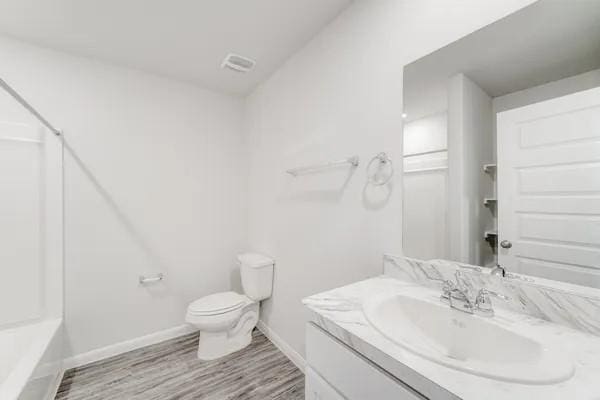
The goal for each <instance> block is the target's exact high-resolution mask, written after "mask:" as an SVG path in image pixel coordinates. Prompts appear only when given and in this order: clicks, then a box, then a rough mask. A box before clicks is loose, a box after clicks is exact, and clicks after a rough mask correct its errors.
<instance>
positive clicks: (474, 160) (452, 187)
mask: <svg viewBox="0 0 600 400" xmlns="http://www.w3.org/2000/svg"><path fill="white" fill-rule="evenodd" d="M492 131H493V127H492V98H491V97H490V96H488V95H487V93H485V92H484V91H483V90H482V89H481V88H480V87H479V86H477V85H476V84H475V83H474V82H473V81H471V80H470V79H469V78H468V77H466V76H465V75H463V74H458V75H456V76H454V77H452V78H451V79H450V80H449V83H448V187H449V191H448V228H449V231H450V235H449V237H450V243H449V244H450V246H449V247H450V259H451V260H456V261H460V262H464V263H467V264H475V265H481V264H482V263H481V257H482V254H483V251H484V250H485V249H486V247H489V245H487V244H486V242H485V241H484V240H483V227H484V222H487V220H488V219H489V218H485V219H484V218H483V216H484V214H483V213H484V211H487V210H485V208H484V206H483V195H482V193H483V192H484V188H483V182H484V180H485V179H487V176H486V175H484V172H483V164H485V163H489V158H490V157H491V151H492V148H493V142H492V137H493V136H492V135H493V133H492ZM486 188H487V186H486ZM488 217H491V216H488Z"/></svg>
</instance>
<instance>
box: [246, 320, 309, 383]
mask: <svg viewBox="0 0 600 400" xmlns="http://www.w3.org/2000/svg"><path fill="white" fill-rule="evenodd" d="M256 327H257V328H258V330H260V331H261V332H262V333H263V335H265V336H266V337H267V338H268V339H269V340H270V341H271V342H272V343H273V344H274V345H275V346H276V347H277V348H278V349H279V350H281V352H282V353H283V354H285V356H286V357H287V358H289V359H290V361H292V362H293V363H294V364H295V365H296V367H298V369H299V370H300V371H302V373H304V369H305V367H306V361H305V360H304V358H303V357H302V356H301V355H300V354H299V353H298V352H297V351H296V350H294V349H293V348H292V346H290V345H289V344H287V342H285V341H284V340H283V339H282V338H281V337H280V336H279V335H278V334H276V333H275V332H274V331H273V330H272V329H271V328H269V327H268V326H267V324H265V323H264V322H263V321H262V320H260V321H258V324H256Z"/></svg>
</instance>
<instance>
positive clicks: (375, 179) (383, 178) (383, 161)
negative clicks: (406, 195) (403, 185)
mask: <svg viewBox="0 0 600 400" xmlns="http://www.w3.org/2000/svg"><path fill="white" fill-rule="evenodd" d="M377 161H378V168H377V171H374V172H373V173H371V167H372V166H373V164H374V163H375V162H377ZM386 166H387V167H388V168H387V169H388V172H387V174H384V175H382V170H384V169H385V167H386ZM367 175H368V177H369V178H368V180H369V183H370V184H372V185H375V186H383V185H385V184H386V183H388V182H389V181H390V180H391V179H392V177H393V176H394V163H393V162H392V159H391V158H389V157H388V155H387V154H385V153H384V152H381V153H379V154H377V155H376V156H375V157H373V158H372V159H371V161H369V164H368V165H367Z"/></svg>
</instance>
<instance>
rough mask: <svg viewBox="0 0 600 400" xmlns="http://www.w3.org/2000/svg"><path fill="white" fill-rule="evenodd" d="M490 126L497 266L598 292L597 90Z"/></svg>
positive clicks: (507, 115)
mask: <svg viewBox="0 0 600 400" xmlns="http://www.w3.org/2000/svg"><path fill="white" fill-rule="evenodd" d="M497 121H498V130H497V132H498V243H499V244H501V245H499V248H498V261H499V263H500V264H501V265H503V266H504V267H506V268H507V270H508V271H514V272H519V273H524V274H529V275H535V276H540V277H545V278H549V279H557V280H562V281H567V282H571V283H576V284H581V285H586V286H594V287H600V88H595V89H591V90H586V91H583V92H578V93H575V94H571V95H568V96H564V97H559V98H555V99H552V100H548V101H544V102H541V103H536V104H532V105H529V106H526V107H522V108H518V109H514V110H509V111H505V112H502V113H499V114H498V119H497Z"/></svg>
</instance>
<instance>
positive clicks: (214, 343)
mask: <svg viewBox="0 0 600 400" xmlns="http://www.w3.org/2000/svg"><path fill="white" fill-rule="evenodd" d="M251 342H252V331H250V332H248V333H244V334H243V335H237V336H234V337H232V338H228V337H227V333H215V332H200V339H199V340H198V359H199V360H203V361H210V360H215V359H217V358H221V357H224V356H226V355H228V354H231V353H234V352H236V351H239V350H242V349H243V348H244V347H246V346H248V345H249V344H250V343H251Z"/></svg>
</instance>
